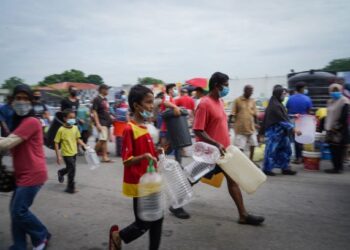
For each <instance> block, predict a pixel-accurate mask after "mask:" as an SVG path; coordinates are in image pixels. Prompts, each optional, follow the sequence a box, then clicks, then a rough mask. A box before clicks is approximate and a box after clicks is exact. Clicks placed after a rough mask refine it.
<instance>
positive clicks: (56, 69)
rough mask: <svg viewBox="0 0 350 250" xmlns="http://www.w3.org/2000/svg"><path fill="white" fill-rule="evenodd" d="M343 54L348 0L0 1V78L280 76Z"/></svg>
mask: <svg viewBox="0 0 350 250" xmlns="http://www.w3.org/2000/svg"><path fill="white" fill-rule="evenodd" d="M189 2H191V3H189ZM349 56H350V1H349V0H344V1H341V0H333V1H330V0H327V1H325V0H315V1H314V0H290V1H277V0H265V1H261V0H241V1H236V0H227V1H226V0H223V1H221V0H216V1H212V0H201V1H190V0H174V1H166V0H161V1H157V0H150V1H146V0H143V1H141V0H140V1H138V0H125V1H117V0H95V1H82V0H81V1H78V0H74V1H73V0H71V1H67V0H60V1H46V0H40V1H39V0H37V1H34V0H33V1H32V0H26V1H24V0H22V1H17V0H1V1H0V83H1V82H3V80H4V79H7V78H9V77H11V76H18V77H21V78H23V79H25V81H26V82H27V83H30V84H34V83H37V82H38V81H40V80H42V79H43V77H44V76H47V75H49V74H53V73H61V72H63V71H64V70H68V69H72V68H74V69H80V70H82V71H84V72H85V73H87V74H99V75H101V76H102V77H103V78H104V80H105V82H107V83H109V84H111V85H116V86H117V85H121V84H124V83H135V82H136V79H137V78H138V77H144V76H152V77H156V78H160V79H162V80H164V81H167V82H175V81H184V80H186V79H189V78H192V77H196V76H203V77H209V76H210V75H211V74H212V73H213V72H215V71H222V72H225V73H227V74H229V76H230V77H231V78H235V77H240V78H245V77H259V76H265V75H270V76H272V75H285V74H286V73H288V72H289V70H290V69H295V70H296V71H300V70H308V69H311V68H320V67H323V66H325V65H326V64H327V63H328V62H329V61H330V60H332V59H335V58H343V57H349Z"/></svg>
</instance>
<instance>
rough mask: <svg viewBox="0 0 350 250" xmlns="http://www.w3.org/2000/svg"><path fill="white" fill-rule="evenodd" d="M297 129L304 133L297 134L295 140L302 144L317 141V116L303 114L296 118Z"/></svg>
mask: <svg viewBox="0 0 350 250" xmlns="http://www.w3.org/2000/svg"><path fill="white" fill-rule="evenodd" d="M295 129H296V130H299V131H300V132H301V133H302V134H301V135H300V136H297V135H296V136H295V140H296V141H297V142H299V143H301V144H312V143H314V141H315V134H316V118H315V116H313V115H301V116H299V117H298V118H297V119H296V120H295Z"/></svg>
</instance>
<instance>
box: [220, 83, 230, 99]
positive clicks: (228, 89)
mask: <svg viewBox="0 0 350 250" xmlns="http://www.w3.org/2000/svg"><path fill="white" fill-rule="evenodd" d="M228 92H230V88H229V87H227V86H223V87H222V90H220V92H219V96H220V97H225V96H227V95H228Z"/></svg>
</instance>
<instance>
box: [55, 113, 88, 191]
mask: <svg viewBox="0 0 350 250" xmlns="http://www.w3.org/2000/svg"><path fill="white" fill-rule="evenodd" d="M63 119H64V122H65V123H64V125H63V126H62V127H60V128H59V130H58V131H57V134H56V136H55V140H54V141H55V151H56V156H57V164H58V165H61V163H62V160H64V162H65V164H66V167H65V168H62V169H60V170H58V172H57V176H58V181H59V182H60V183H63V182H64V176H65V175H66V174H67V175H68V182H67V188H66V190H65V192H67V193H70V194H74V193H75V192H76V189H75V182H74V177H75V165H76V157H77V153H78V147H77V144H79V145H81V146H82V147H84V148H87V145H86V144H85V143H84V142H83V141H82V140H80V132H79V129H78V127H77V126H75V124H76V119H75V112H74V111H73V110H71V109H66V110H64V111H63ZM60 146H61V152H60V150H59V147H60ZM62 157H63V159H62Z"/></svg>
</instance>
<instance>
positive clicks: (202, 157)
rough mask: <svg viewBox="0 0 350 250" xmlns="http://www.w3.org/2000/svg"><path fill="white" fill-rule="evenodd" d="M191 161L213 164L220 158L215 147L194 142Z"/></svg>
mask: <svg viewBox="0 0 350 250" xmlns="http://www.w3.org/2000/svg"><path fill="white" fill-rule="evenodd" d="M192 157H193V159H194V160H195V161H198V162H205V163H208V164H215V163H216V161H217V160H218V159H219V158H220V151H219V149H218V148H217V147H215V146H213V145H210V144H208V143H205V142H196V143H194V144H193V156H192Z"/></svg>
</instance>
